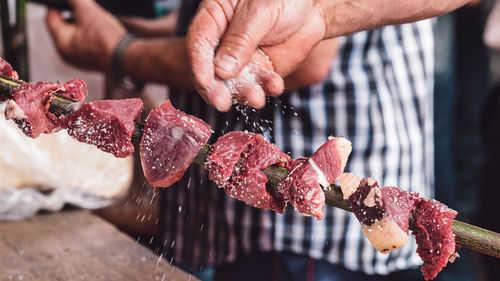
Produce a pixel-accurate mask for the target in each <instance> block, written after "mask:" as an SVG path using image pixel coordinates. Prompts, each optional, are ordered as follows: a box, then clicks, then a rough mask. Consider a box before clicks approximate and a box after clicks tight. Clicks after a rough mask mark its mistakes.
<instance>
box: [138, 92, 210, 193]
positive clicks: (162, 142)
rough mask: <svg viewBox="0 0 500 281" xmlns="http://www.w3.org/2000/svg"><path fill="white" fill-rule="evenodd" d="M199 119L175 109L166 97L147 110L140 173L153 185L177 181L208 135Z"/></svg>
mask: <svg viewBox="0 0 500 281" xmlns="http://www.w3.org/2000/svg"><path fill="white" fill-rule="evenodd" d="M210 134H211V128H210V126H209V125H208V124H206V123H205V122H203V121H202V120H200V119H198V118H196V117H194V116H191V115H188V114H185V113H183V112H181V111H179V110H177V109H175V108H174V107H173V106H172V104H171V103H170V101H169V100H167V101H166V102H164V103H163V104H162V105H160V106H159V107H157V108H156V109H155V110H153V111H151V113H150V114H149V116H148V119H147V121H146V125H145V127H144V133H143V136H142V140H141V162H142V168H143V170H144V175H145V176H146V179H147V180H148V182H149V183H150V184H151V185H152V186H154V187H168V186H170V185H172V184H174V183H175V182H177V181H179V180H180V179H181V178H182V176H183V175H184V173H185V172H186V170H187V168H188V167H189V166H190V165H191V163H192V162H193V160H194V158H195V157H196V155H197V154H198V151H199V150H200V149H201V148H202V147H203V146H204V145H205V144H206V143H207V141H208V139H209V138H210Z"/></svg>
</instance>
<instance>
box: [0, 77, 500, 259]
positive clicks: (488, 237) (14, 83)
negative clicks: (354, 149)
mask: <svg viewBox="0 0 500 281" xmlns="http://www.w3.org/2000/svg"><path fill="white" fill-rule="evenodd" d="M21 83H24V82H23V81H20V80H17V79H14V78H10V77H5V76H0V100H6V99H10V98H12V92H13V91H14V90H15V89H16V88H17V87H18V86H19V85H20V84H21ZM80 106H81V103H80V102H77V101H75V100H72V99H68V98H64V97H59V96H56V97H54V99H53V100H52V101H51V103H50V108H49V111H50V112H52V113H54V114H56V115H58V116H63V115H67V114H71V113H73V112H74V111H75V109H78V108H79V107H80ZM143 128H144V126H143V125H142V124H141V123H138V122H136V123H135V129H134V132H133V134H132V141H133V142H134V143H139V142H140V139H141V136H142V134H143V132H142V131H143ZM210 149H211V145H209V144H206V145H204V146H202V147H201V149H200V150H199V151H198V153H197V155H195V157H194V160H193V162H194V163H196V164H199V165H205V164H206V159H207V156H208V154H209V151H210ZM263 173H264V174H265V175H266V177H267V179H268V183H269V185H270V186H271V187H272V188H273V189H278V186H279V184H280V183H281V182H282V181H283V180H284V179H285V178H286V176H287V175H288V173H289V171H288V170H287V168H285V167H282V166H280V165H272V166H270V167H267V168H265V169H263ZM323 192H324V195H325V203H326V204H327V205H330V206H334V207H337V208H341V209H343V210H346V211H352V210H351V207H350V204H349V201H348V200H346V199H344V196H343V193H342V190H341V188H340V186H338V185H336V184H331V185H330V186H329V187H328V188H326V189H324V190H323ZM412 221H413V219H412V218H411V217H410V225H411V224H412ZM452 227H453V232H454V234H455V236H456V243H457V244H458V245H460V246H462V247H465V248H468V249H471V250H474V251H477V252H481V253H484V254H487V255H491V256H494V257H497V258H500V235H499V234H497V233H494V232H491V231H488V230H485V229H482V228H479V227H476V226H473V225H470V224H466V223H463V222H460V221H457V220H454V221H453V226H452Z"/></svg>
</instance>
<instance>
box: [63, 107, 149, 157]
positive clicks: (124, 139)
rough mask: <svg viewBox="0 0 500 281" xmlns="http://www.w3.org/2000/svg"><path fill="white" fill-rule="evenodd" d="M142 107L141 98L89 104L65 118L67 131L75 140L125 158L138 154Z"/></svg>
mask: <svg viewBox="0 0 500 281" xmlns="http://www.w3.org/2000/svg"><path fill="white" fill-rule="evenodd" d="M142 107H143V105H142V101H141V100H140V99H137V98H135V99H124V100H102V101H95V102H90V103H86V104H84V105H82V106H81V108H80V109H78V110H77V111H76V112H74V113H72V114H70V115H68V116H66V117H65V122H64V125H63V127H64V128H65V129H67V130H68V134H69V135H70V136H72V137H73V138H74V139H76V140H78V141H80V142H84V143H88V144H92V145H95V146H97V148H99V149H101V150H102V151H105V152H109V153H112V154H113V155H114V156H116V157H120V158H124V157H127V156H129V155H130V154H132V152H134V145H133V144H132V142H131V138H132V133H133V132H134V128H135V125H134V121H137V120H139V115H140V113H141V111H142Z"/></svg>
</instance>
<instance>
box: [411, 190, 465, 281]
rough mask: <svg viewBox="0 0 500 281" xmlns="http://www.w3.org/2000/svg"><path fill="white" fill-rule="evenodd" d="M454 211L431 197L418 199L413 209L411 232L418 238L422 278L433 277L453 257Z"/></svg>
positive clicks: (454, 249) (454, 248) (454, 250)
mask: <svg viewBox="0 0 500 281" xmlns="http://www.w3.org/2000/svg"><path fill="white" fill-rule="evenodd" d="M456 215H457V212H456V211H455V210H452V209H450V208H448V207H447V206H446V205H444V204H442V203H440V202H438V201H436V200H431V199H425V198H418V199H416V202H415V208H414V210H413V223H412V230H413V232H412V234H413V235H414V236H415V238H416V240H417V245H418V248H417V253H418V255H419V256H420V258H422V261H423V262H424V264H423V265H422V268H421V269H422V273H423V274H424V278H425V280H431V279H434V278H435V277H436V276H437V274H438V273H439V272H440V271H441V270H442V269H443V267H445V266H446V264H447V263H448V260H449V259H450V258H451V260H453V259H454V258H455V257H456V250H457V249H456V244H455V234H453V229H452V224H453V220H454V219H455V217H456Z"/></svg>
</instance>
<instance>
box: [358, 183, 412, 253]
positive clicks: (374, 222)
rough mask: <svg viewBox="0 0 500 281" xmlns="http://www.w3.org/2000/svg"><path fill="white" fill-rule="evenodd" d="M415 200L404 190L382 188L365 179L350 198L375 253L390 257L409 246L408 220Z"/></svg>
mask: <svg viewBox="0 0 500 281" xmlns="http://www.w3.org/2000/svg"><path fill="white" fill-rule="evenodd" d="M414 198H415V197H414V195H413V194H411V193H409V192H407V191H404V190H402V189H399V188H396V187H379V186H378V184H377V182H376V181H374V180H372V179H363V180H361V183H360V185H359V187H358V188H357V190H356V192H354V193H353V194H352V195H351V196H350V197H349V204H350V206H351V209H352V212H353V213H354V215H355V216H356V218H357V219H358V220H359V222H360V223H361V230H362V231H363V234H364V235H365V236H366V237H367V238H368V240H370V243H371V244H372V245H373V247H374V248H375V249H377V250H378V251H380V252H381V253H383V254H386V253H388V252H390V251H392V250H394V249H397V248H400V247H402V246H404V245H405V244H406V243H407V242H408V240H409V236H408V227H409V225H408V220H409V218H410V213H411V210H412V209H413V205H414V202H413V200H414Z"/></svg>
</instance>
